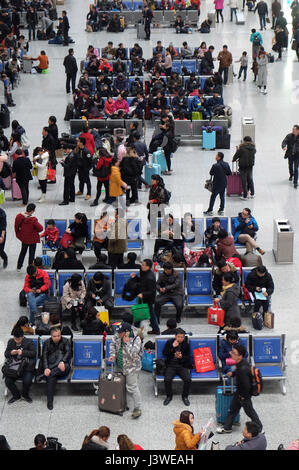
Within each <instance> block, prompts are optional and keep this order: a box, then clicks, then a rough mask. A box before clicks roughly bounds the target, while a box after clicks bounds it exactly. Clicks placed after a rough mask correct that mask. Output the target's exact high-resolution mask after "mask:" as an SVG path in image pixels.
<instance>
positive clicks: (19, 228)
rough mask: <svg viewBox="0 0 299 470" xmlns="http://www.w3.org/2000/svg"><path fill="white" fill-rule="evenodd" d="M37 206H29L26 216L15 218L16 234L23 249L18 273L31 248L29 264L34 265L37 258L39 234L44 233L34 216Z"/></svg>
mask: <svg viewBox="0 0 299 470" xmlns="http://www.w3.org/2000/svg"><path fill="white" fill-rule="evenodd" d="M35 208H36V206H35V204H28V206H27V207H26V212H25V213H24V214H18V215H17V216H16V218H15V234H16V237H17V238H18V240H20V241H21V242H22V249H21V252H20V255H19V258H18V263H17V271H18V272H20V271H21V269H22V266H23V263H24V259H25V256H26V253H27V251H28V248H29V263H28V264H32V263H33V260H34V257H35V250H36V244H37V243H40V236H39V233H40V232H42V231H43V227H42V225H41V224H40V223H39V222H38V220H37V218H36V217H34V216H33V214H34V212H35Z"/></svg>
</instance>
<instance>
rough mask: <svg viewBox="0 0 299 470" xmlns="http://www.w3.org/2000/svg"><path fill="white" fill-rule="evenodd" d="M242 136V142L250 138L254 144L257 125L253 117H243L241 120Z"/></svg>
mask: <svg viewBox="0 0 299 470" xmlns="http://www.w3.org/2000/svg"><path fill="white" fill-rule="evenodd" d="M241 136H242V142H243V140H244V137H246V136H249V137H251V139H252V142H255V124H254V119H253V118H252V117H242V119H241Z"/></svg>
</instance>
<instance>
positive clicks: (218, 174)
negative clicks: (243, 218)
mask: <svg viewBox="0 0 299 470" xmlns="http://www.w3.org/2000/svg"><path fill="white" fill-rule="evenodd" d="M223 159H224V154H223V153H222V152H218V153H217V155H216V162H217V163H214V165H213V166H212V168H211V170H210V175H211V176H212V177H213V186H212V194H211V198H210V204H209V208H208V210H207V211H206V212H204V214H205V215H213V207H214V202H215V199H216V197H217V196H218V194H219V196H220V207H219V211H218V215H223V211H224V205H225V189H226V187H227V176H229V175H231V174H232V172H231V169H230V166H229V164H228V163H226V162H224V161H223Z"/></svg>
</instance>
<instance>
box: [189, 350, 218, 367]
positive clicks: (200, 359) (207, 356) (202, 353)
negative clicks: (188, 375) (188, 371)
mask: <svg viewBox="0 0 299 470" xmlns="http://www.w3.org/2000/svg"><path fill="white" fill-rule="evenodd" d="M193 357H194V365H195V370H196V372H197V373H205V372H210V371H212V370H215V364H214V361H213V356H212V353H211V348H198V349H194V350H193Z"/></svg>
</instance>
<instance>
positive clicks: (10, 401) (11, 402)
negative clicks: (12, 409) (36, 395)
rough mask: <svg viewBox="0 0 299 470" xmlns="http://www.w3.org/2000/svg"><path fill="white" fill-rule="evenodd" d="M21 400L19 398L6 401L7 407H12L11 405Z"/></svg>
mask: <svg viewBox="0 0 299 470" xmlns="http://www.w3.org/2000/svg"><path fill="white" fill-rule="evenodd" d="M20 400H21V397H19V398H14V397H12V398H11V399H10V400H8V402H7V404H8V405H12V404H13V403H15V402H16V401H20Z"/></svg>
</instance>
